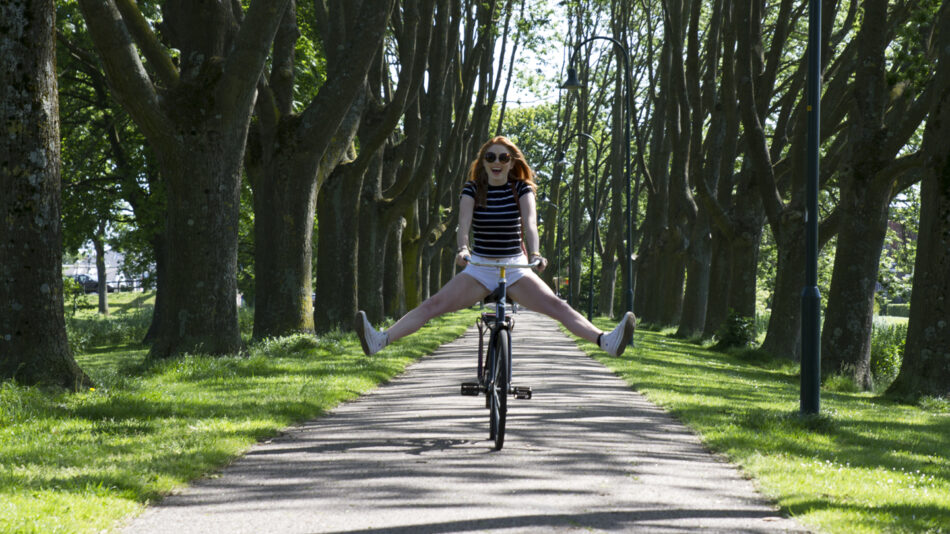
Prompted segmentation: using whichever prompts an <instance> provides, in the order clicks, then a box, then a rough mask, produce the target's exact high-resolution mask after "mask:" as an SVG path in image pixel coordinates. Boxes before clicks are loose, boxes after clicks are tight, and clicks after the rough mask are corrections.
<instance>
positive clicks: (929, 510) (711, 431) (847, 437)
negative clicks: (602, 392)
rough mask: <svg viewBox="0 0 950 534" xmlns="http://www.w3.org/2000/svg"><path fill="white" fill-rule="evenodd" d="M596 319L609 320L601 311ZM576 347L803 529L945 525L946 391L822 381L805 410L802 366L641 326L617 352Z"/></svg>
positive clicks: (948, 526) (949, 493)
mask: <svg viewBox="0 0 950 534" xmlns="http://www.w3.org/2000/svg"><path fill="white" fill-rule="evenodd" d="M596 323H597V324H598V326H599V327H600V328H603V329H609V328H612V327H613V324H612V323H611V321H609V320H607V319H601V320H599V321H596ZM575 339H576V338H575ZM578 344H579V345H580V346H581V348H582V349H583V350H585V351H586V352H587V353H588V354H590V355H592V356H594V357H595V358H597V359H598V360H600V361H602V362H603V363H604V364H606V365H607V366H608V367H610V368H611V369H612V370H613V371H614V372H615V373H617V374H618V375H619V376H621V377H623V378H624V379H625V380H626V381H627V382H628V383H630V384H631V385H632V386H633V387H634V388H635V389H637V390H638V391H640V392H642V393H644V394H645V395H646V396H647V397H648V398H649V399H650V400H651V401H653V402H655V403H656V404H658V405H660V406H662V407H663V408H665V409H667V410H668V411H670V412H671V413H672V414H673V415H674V416H676V417H677V418H679V419H680V420H681V421H683V422H684V423H685V424H687V425H688V426H690V427H691V428H693V429H694V430H695V431H696V432H697V433H698V434H699V435H700V436H701V439H702V440H703V442H704V443H705V444H706V445H707V446H708V447H709V448H710V449H712V450H714V451H717V452H721V453H724V454H725V455H726V456H727V457H728V458H729V459H730V460H731V461H733V462H735V463H736V464H738V465H739V466H740V467H741V469H742V470H743V471H745V472H746V473H747V474H748V475H750V476H751V477H753V478H754V479H755V481H756V483H757V485H758V487H759V488H760V490H761V491H762V492H763V493H764V494H766V495H767V496H769V497H770V498H772V499H774V500H775V501H776V502H777V503H778V504H779V506H780V507H781V508H782V510H783V512H784V513H785V514H787V515H789V516H792V517H794V518H795V519H797V520H799V521H800V522H801V523H802V524H804V525H805V526H807V527H809V528H812V529H816V530H818V531H822V532H831V533H839V532H840V533H848V534H852V533H862V532H887V533H891V532H915V533H917V532H931V533H936V532H941V533H946V532H950V403H948V402H947V400H945V399H929V400H927V401H925V402H922V403H921V405H920V406H908V405H901V404H896V403H892V402H890V401H887V400H884V399H882V398H880V397H877V396H874V395H873V394H869V393H859V392H840V391H827V390H826V391H823V392H822V399H821V402H822V404H821V414H820V415H819V416H817V417H802V416H800V415H799V377H798V369H797V365H793V364H789V363H787V362H777V361H774V360H771V359H769V358H768V357H764V356H763V355H762V354H761V353H760V352H756V351H744V352H736V353H732V354H725V353H720V352H714V351H711V350H708V349H707V348H704V347H702V346H697V345H696V344H694V343H690V342H689V341H686V340H679V339H675V338H673V337H672V336H670V335H667V333H658V332H649V331H642V330H641V331H638V332H637V336H636V346H635V347H632V348H630V349H628V350H627V352H626V353H624V355H623V356H622V357H621V358H610V357H608V356H605V355H604V354H603V352H601V351H599V350H597V349H596V348H595V346H594V345H593V344H590V343H587V342H584V341H582V340H578Z"/></svg>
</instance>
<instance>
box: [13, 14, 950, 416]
mask: <svg viewBox="0 0 950 534" xmlns="http://www.w3.org/2000/svg"><path fill="white" fill-rule="evenodd" d="M822 10H823V19H822V22H823V24H822V28H821V34H822V47H821V63H822V64H821V72H822V74H823V85H822V87H823V92H822V95H821V110H822V114H821V158H822V163H821V176H820V187H821V197H820V216H821V218H820V221H819V222H820V236H819V241H820V246H821V248H822V258H823V261H825V262H827V265H826V268H824V269H823V274H822V280H821V282H820V284H821V290H822V304H823V310H822V316H823V327H822V334H821V358H822V360H821V361H822V375H823V377H829V376H832V375H845V376H846V377H848V378H850V379H853V381H854V382H855V383H856V384H858V385H859V386H861V387H864V388H867V389H870V388H871V387H872V386H873V377H872V372H871V366H870V351H871V330H872V319H873V317H874V315H875V308H876V305H879V304H880V301H881V298H882V297H881V295H882V291H883V290H888V291H890V292H891V293H892V294H893V293H895V292H900V290H901V289H902V288H901V287H900V286H901V285H902V284H903V286H904V288H903V290H904V292H905V293H907V295H906V297H908V298H909V300H910V317H909V321H908V327H907V338H906V343H905V349H904V355H903V360H902V365H901V369H900V372H899V375H898V376H897V378H896V380H895V381H894V383H893V384H892V385H891V387H890V391H891V392H893V393H894V394H896V395H898V396H899V397H901V398H907V399H915V398H917V397H919V396H921V395H934V396H946V395H948V394H950V386H948V384H950V324H948V323H950V0H890V1H888V0H866V1H863V2H859V1H857V0H823V1H822ZM807 24H808V10H807V2H796V1H792V0H776V1H774V2H765V1H764V0H705V1H703V2H687V1H685V0H563V1H560V2H557V3H554V2H544V1H541V0H477V1H476V0H314V1H297V0H245V1H243V2H241V1H237V0H232V1H223V2H207V3H206V2H190V1H181V0H140V1H138V2H134V1H133V0H62V1H56V2H54V1H53V0H23V1H20V2H7V3H4V4H3V7H2V8H0V125H3V130H2V132H3V135H0V220H2V221H3V222H2V226H0V228H2V233H0V379H9V378H14V379H16V380H18V381H20V382H23V383H28V384H57V385H60V386H63V387H68V388H72V387H77V386H78V385H84V384H88V382H89V379H88V378H87V377H86V375H85V374H84V373H83V372H82V370H81V369H80V368H79V367H78V366H77V365H76V363H75V361H74V359H73V355H72V354H71V353H70V351H69V345H68V342H67V339H66V333H65V326H64V320H63V282H62V277H61V276H62V275H61V265H62V257H63V251H64V250H65V251H68V252H73V251H75V250H76V249H78V248H79V247H80V246H82V245H83V244H84V243H88V242H91V243H93V244H94V246H95V248H96V250H97V251H98V252H99V253H100V254H99V255H100V256H101V253H102V251H103V248H104V243H105V241H106V240H107V239H109V240H111V242H112V243H114V246H117V247H119V248H121V249H122V250H123V251H124V252H126V255H127V257H128V258H130V261H134V262H137V263H138V264H140V265H154V267H153V270H154V279H155V282H156V284H157V285H156V288H157V294H156V305H155V310H154V314H153V319H152V327H151V329H150V331H149V334H148V336H147V341H148V342H149V343H150V346H151V349H150V357H151V358H168V357H172V356H175V355H179V354H183V353H188V352H203V353H209V354H233V353H236V352H240V351H242V350H243V348H244V347H243V343H242V339H241V335H240V332H239V329H238V308H237V303H236V298H235V297H236V294H237V293H238V291H240V292H241V293H242V294H244V295H245V296H246V297H247V298H248V301H250V302H252V303H253V310H254V327H253V335H254V337H255V338H265V337H272V336H281V335H287V334H290V333H296V332H308V333H317V334H320V333H323V332H326V331H329V330H333V329H336V328H340V327H342V328H344V329H345V328H348V327H349V325H350V321H351V320H352V317H353V315H354V313H355V312H356V311H357V310H358V309H363V310H366V312H367V314H368V315H369V317H370V319H371V320H372V321H374V322H378V321H382V320H383V319H384V318H386V317H395V316H398V315H400V314H402V313H404V312H405V311H406V310H407V309H410V308H412V307H414V306H416V305H418V304H419V303H420V302H421V301H422V300H423V299H425V298H426V297H427V296H429V295H431V294H433V293H434V292H435V291H437V290H438V288H439V287H441V285H442V284H444V283H445V281H447V280H448V279H449V278H450V277H451V276H453V275H454V273H455V265H454V257H455V227H456V224H457V216H458V214H457V204H458V197H459V192H460V190H461V187H462V185H463V183H464V180H465V176H466V172H467V169H468V164H469V163H470V160H471V157H472V156H473V155H474V154H475V153H476V151H477V149H478V147H479V146H480V145H481V143H482V142H484V140H485V139H487V138H489V137H490V136H492V135H497V134H503V135H507V136H509V137H510V138H512V139H513V140H514V141H515V142H516V143H518V144H519V146H520V147H521V148H522V149H523V151H524V152H525V153H526V155H527V157H528V160H529V163H530V164H531V165H532V166H533V167H534V168H535V169H536V170H537V171H538V185H539V188H538V211H539V219H540V227H541V232H542V235H541V242H542V252H543V253H544V254H545V256H547V257H548V258H549V259H550V261H551V268H549V269H548V270H547V271H546V272H545V273H544V274H543V277H544V279H545V280H546V281H547V282H549V283H551V284H552V286H555V287H556V288H557V290H558V291H559V292H561V294H562V296H563V297H564V298H566V299H568V301H569V302H570V303H571V304H572V305H573V306H575V307H576V308H578V309H579V310H580V311H582V312H588V311H590V312H591V313H594V314H597V315H614V316H615V315H617V314H618V313H620V312H622V311H624V310H625V309H626V306H627V303H626V292H627V288H626V287H625V281H626V280H628V279H632V280H633V281H634V286H633V290H634V311H635V313H636V315H637V317H638V318H639V320H640V321H641V322H644V323H648V324H650V325H654V326H664V327H666V326H672V327H675V328H676V333H677V335H679V336H683V337H699V336H701V337H704V338H709V337H712V336H714V335H717V334H720V337H722V336H721V332H722V331H723V329H724V328H728V327H729V326H730V325H737V324H738V325H742V324H750V323H751V322H752V321H753V319H754V318H755V317H756V316H757V314H762V312H763V311H764V310H765V308H766V307H767V308H768V313H767V316H768V327H767V332H766V334H765V338H764V341H763V343H762V346H761V348H762V350H764V351H766V352H768V353H770V354H772V355H774V356H776V357H780V358H787V359H791V360H796V359H799V358H800V357H801V341H800V334H801V291H802V288H803V286H804V283H805V279H804V267H803V266H804V262H805V240H804V221H803V218H804V203H805V186H806V169H805V165H806V159H805V154H806V148H807V147H806V141H807V120H806V116H807V115H806V114H807V109H806V95H805V82H806V75H807V64H806V53H805V51H806V48H807V46H808V42H807ZM555 28H561V29H563V30H564V32H563V35H560V34H557V33H554V32H553V31H552V30H553V29H555ZM605 37H606V38H610V39H613V40H615V41H616V43H617V44H613V43H611V42H610V41H609V40H607V39H604V38H605ZM621 45H622V46H621ZM552 49H555V50H561V51H563V53H562V54H560V57H561V59H560V63H558V64H553V65H539V66H537V67H534V66H532V65H530V64H528V62H527V61H526V58H529V57H535V56H537V55H538V54H539V53H541V52H544V51H549V50H552ZM627 62H628V64H629V68H628V69H625V68H624V65H625V64H627ZM569 67H570V68H575V69H577V74H578V78H579V80H580V81H581V82H582V84H583V86H584V87H583V88H582V89H580V90H578V91H575V92H568V91H560V90H559V89H558V84H559V82H560V81H561V80H562V79H563V77H564V76H565V72H566V70H567V68H569ZM518 84H520V85H518ZM516 85H518V86H519V87H522V88H526V89H525V90H527V91H530V92H532V93H533V94H534V95H536V96H537V97H538V101H537V102H528V103H524V102H522V103H515V102H513V101H512V100H513V98H514V97H513V93H514V91H513V86H516ZM628 88H629V89H628ZM627 102H629V103H630V104H631V105H630V106H627V107H629V109H625V105H624V104H625V103H627ZM628 116H629V117H630V119H631V123H632V132H631V135H630V138H629V145H627V144H626V143H627V140H626V138H625V126H626V118H627V117H628ZM628 150H629V151H630V154H631V161H630V165H631V168H630V174H631V176H630V179H629V181H628V180H627V178H626V174H625V164H626V159H625V158H626V154H627V151H628ZM628 194H630V195H632V197H631V198H630V199H629V200H630V205H631V206H632V210H633V217H632V220H633V225H632V228H629V229H628V222H627V221H628V218H627V217H628V214H627V211H626V210H627V205H628V204H627V202H628V198H627V195H628ZM908 199H909V200H908ZM908 204H909V205H910V207H909V208H907V209H904V210H903V211H900V210H899V209H898V206H900V205H908ZM898 211H900V213H898ZM898 219H899V220H900V222H902V223H904V224H905V226H911V227H913V231H914V232H915V235H913V238H912V239H914V240H915V247H916V254H912V255H910V257H908V255H907V254H902V253H900V252H899V251H898V252H894V250H896V249H892V244H893V241H894V240H893V225H894V222H895V220H898ZM889 229H890V230H889ZM628 230H630V231H631V233H632V237H633V261H632V265H633V272H630V273H628V272H627V265H628V261H627V259H628V256H627V242H626V239H627V237H626V236H627V232H628ZM889 232H891V234H890V235H891V237H889ZM907 245H908V246H911V248H913V246H912V245H910V244H909V243H907ZM885 251H888V252H887V253H886V254H885ZM882 265H885V268H884V269H882V267H881V266H882ZM891 267H892V268H891ZM905 275H906V276H905ZM101 278H102V277H101V276H100V279H101ZM102 286H103V287H104V284H103V285H102ZM314 295H315V297H314ZM876 299H877V300H876ZM313 300H315V301H316V302H317V303H318V304H317V306H316V307H314V306H313V304H312V302H313ZM876 303H877V304H876ZM100 304H101V305H100V309H101V310H102V311H103V312H107V298H106V294H105V290H104V289H103V290H102V294H101V295H100ZM740 342H741V340H740Z"/></svg>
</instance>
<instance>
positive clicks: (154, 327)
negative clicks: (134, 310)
mask: <svg viewBox="0 0 950 534" xmlns="http://www.w3.org/2000/svg"><path fill="white" fill-rule="evenodd" d="M151 242H152V250H154V251H155V306H154V307H153V308H152V322H151V323H150V324H149V326H148V332H146V333H145V337H144V338H143V339H142V343H152V342H154V341H155V338H156V336H158V332H159V331H160V330H161V328H162V326H161V324H162V322H163V321H166V320H167V319H165V318H166V317H167V316H168V307H167V306H166V305H165V294H166V293H168V289H167V287H168V269H167V267H166V266H167V265H168V260H167V257H166V254H167V252H166V247H165V233H164V232H162V233H158V234H155V235H154V236H153V237H152V240H151Z"/></svg>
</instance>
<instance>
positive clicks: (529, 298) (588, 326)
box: [508, 272, 636, 356]
mask: <svg viewBox="0 0 950 534" xmlns="http://www.w3.org/2000/svg"><path fill="white" fill-rule="evenodd" d="M508 295H509V296H510V297H511V298H512V300H515V301H517V302H518V303H519V304H521V305H523V306H525V307H526V308H528V309H529V310H531V311H535V312H538V313H543V314H545V315H547V316H548V317H551V318H552V319H554V320H556V321H558V322H560V323H561V324H563V325H564V327H565V328H567V329H568V330H570V332H571V333H572V334H574V335H575V336H578V337H581V338H584V339H586V340H587V341H590V342H591V343H596V344H597V345H598V346H599V347H600V348H601V349H603V350H604V351H605V352H607V353H608V354H610V355H611V356H619V355H621V354H623V351H624V349H626V348H627V345H629V344H630V340H631V339H632V338H633V332H634V329H635V328H636V319H635V318H634V317H633V314H632V313H630V312H627V313H626V314H624V316H623V318H621V320H620V323H619V324H618V325H617V327H616V328H614V329H613V331H611V332H610V333H609V334H605V333H604V332H603V331H601V330H600V329H599V328H597V327H596V326H594V325H593V324H592V323H591V322H590V321H588V320H587V318H585V317H584V316H583V315H581V314H580V313H578V312H577V310H575V309H574V308H571V307H570V306H568V305H567V303H566V302H564V301H563V300H561V299H559V298H558V297H557V295H555V294H554V292H553V291H551V288H550V287H548V285H547V284H545V283H544V282H543V281H542V280H541V279H540V278H538V276H537V275H536V274H534V273H533V272H531V273H525V276H523V277H522V278H521V279H519V280H518V281H517V282H515V283H514V284H513V285H512V286H511V287H510V288H508Z"/></svg>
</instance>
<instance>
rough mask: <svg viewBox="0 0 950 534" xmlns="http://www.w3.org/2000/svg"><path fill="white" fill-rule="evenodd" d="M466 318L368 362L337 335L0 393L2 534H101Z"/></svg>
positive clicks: (386, 372)
mask: <svg viewBox="0 0 950 534" xmlns="http://www.w3.org/2000/svg"><path fill="white" fill-rule="evenodd" d="M477 313H478V311H477V310H466V311H462V312H459V313H457V314H452V315H449V316H445V317H443V318H441V319H436V320H433V321H432V322H430V324H429V326H427V327H425V328H423V329H422V330H421V331H419V332H418V333H416V334H415V335H413V336H410V337H408V338H406V339H404V340H400V341H399V342H396V343H394V344H393V345H392V346H391V347H389V348H387V349H386V350H385V351H383V352H382V353H380V354H378V355H376V356H373V357H366V356H364V355H363V353H362V351H361V350H360V348H359V343H358V342H357V341H356V338H355V337H354V336H353V335H352V334H348V335H342V334H339V333H336V334H330V335H325V336H321V337H319V338H315V337H313V336H303V335H298V336H290V337H287V338H280V339H272V340H266V341H263V342H260V343H257V344H254V345H252V346H251V348H250V351H249V354H248V355H246V356H231V357H209V356H202V355H193V356H186V357H182V358H177V359H173V360H169V361H165V362H161V363H157V364H154V365H148V364H147V363H146V361H145V354H146V351H147V350H146V348H145V347H142V346H138V345H122V346H118V347H115V346H113V347H99V348H96V349H94V350H91V351H89V352H87V353H84V354H81V355H79V356H77V360H78V361H79V363H80V365H81V366H82V367H83V368H84V369H85V370H86V372H87V373H89V374H90V376H91V377H92V378H93V380H94V381H95V382H96V384H97V386H96V388H95V389H94V390H89V391H85V392H80V393H51V392H47V391H42V390H39V389H36V388H27V387H20V386H17V385H14V384H12V383H10V382H6V383H3V384H0V532H4V533H8V532H10V533H13V532H16V533H43V534H50V533H59V532H100V531H102V530H108V529H110V528H113V527H115V526H116V525H117V524H118V523H119V522H120V521H122V520H123V519H124V518H127V517H129V516H133V515H136V514H138V513H140V512H141V511H142V510H143V509H144V507H145V506H146V505H147V504H148V503H149V502H150V501H153V500H155V499H158V498H160V497H161V496H162V495H165V494H167V493H169V492H171V491H173V490H175V489H176V488H181V487H183V486H184V485H186V484H187V483H188V482H189V481H190V480H193V479H195V478H197V477H200V476H202V475H204V474H207V473H211V472H214V471H215V470H217V469H219V468H221V467H222V466H224V465H226V464H227V463H228V462H229V461H230V460H231V459H233V458H234V457H235V456H238V455H240V454H241V453H243V452H244V451H246V450H247V449H248V447H250V446H251V445H253V444H254V443H255V442H256V441H258V440H261V439H264V438H266V437H269V436H273V435H275V434H276V433H277V432H278V431H279V430H280V429H282V428H285V427H287V426H288V425H291V424H293V423H295V422H300V421H303V420H306V419H309V418H313V417H316V416H319V415H320V414H322V413H324V412H326V411H327V410H330V409H331V408H333V407H334V406H336V405H337V404H339V403H340V402H342V401H345V400H348V399H353V398H355V397H357V396H358V395H360V394H362V393H365V392H367V391H369V390H370V389H372V388H374V387H375V386H376V385H378V384H379V383H381V382H385V381H387V380H388V379H390V378H391V377H393V376H395V375H396V374H398V373H400V372H401V371H402V370H403V369H404V368H405V366H406V365H407V364H409V363H410V362H412V361H414V360H416V359H417V358H419V357H420V356H422V355H424V354H427V353H429V352H431V351H433V350H434V349H435V348H437V347H438V346H439V345H441V344H442V343H444V342H446V341H449V340H451V339H454V338H456V337H458V336H459V335H461V334H462V333H463V332H464V331H465V329H466V328H467V327H469V326H470V325H471V324H472V323H473V321H474V318H475V316H476V315H477Z"/></svg>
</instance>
